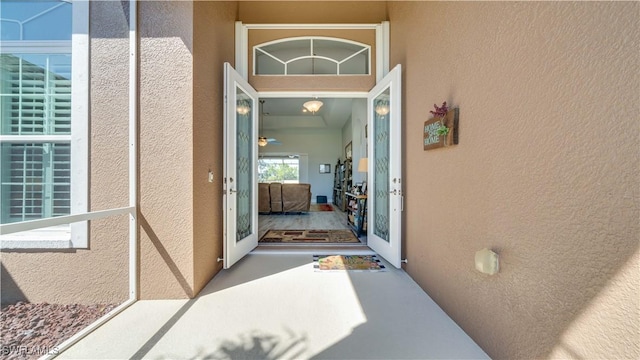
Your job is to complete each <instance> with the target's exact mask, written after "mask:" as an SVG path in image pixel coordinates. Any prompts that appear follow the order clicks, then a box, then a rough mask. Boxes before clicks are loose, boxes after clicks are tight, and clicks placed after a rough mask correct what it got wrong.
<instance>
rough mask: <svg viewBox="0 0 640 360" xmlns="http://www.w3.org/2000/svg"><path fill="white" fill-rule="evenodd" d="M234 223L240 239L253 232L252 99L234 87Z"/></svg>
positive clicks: (237, 238)
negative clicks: (235, 201)
mask: <svg viewBox="0 0 640 360" xmlns="http://www.w3.org/2000/svg"><path fill="white" fill-rule="evenodd" d="M236 99H237V103H236V124H237V125H236V177H237V179H236V190H237V193H236V199H237V203H236V207H237V211H236V216H237V218H236V224H237V227H238V228H237V237H236V241H240V240H242V239H244V238H246V237H247V236H249V235H251V234H252V233H253V228H252V225H253V224H252V223H251V219H252V207H251V202H252V198H253V196H252V189H253V172H254V169H253V145H254V143H255V142H256V141H257V139H255V138H254V137H253V135H252V134H253V132H254V131H253V101H252V100H251V98H250V97H249V96H248V95H247V94H246V93H245V92H244V91H242V90H241V89H239V88H236Z"/></svg>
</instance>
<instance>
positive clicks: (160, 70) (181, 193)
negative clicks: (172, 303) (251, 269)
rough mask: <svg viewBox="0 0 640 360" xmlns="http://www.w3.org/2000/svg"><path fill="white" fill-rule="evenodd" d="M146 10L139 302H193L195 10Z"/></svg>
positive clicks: (149, 5) (178, 5)
mask: <svg viewBox="0 0 640 360" xmlns="http://www.w3.org/2000/svg"><path fill="white" fill-rule="evenodd" d="M139 5H140V10H139V11H140V13H139V21H140V23H139V24H140V155H139V157H140V159H139V160H140V164H139V166H140V195H139V196H140V210H139V214H140V215H139V221H140V226H141V229H140V297H141V298H142V299H154V298H161V299H162V298H164V299H171V298H185V297H191V296H193V287H192V284H193V208H192V203H193V198H192V197H193V181H192V176H191V174H192V171H193V141H192V137H193V126H192V119H193V101H192V99H193V86H192V84H193V66H192V64H193V4H192V3H191V2H187V1H173V2H170V1H167V2H160V1H153V2H145V1H143V2H140V4H139Z"/></svg>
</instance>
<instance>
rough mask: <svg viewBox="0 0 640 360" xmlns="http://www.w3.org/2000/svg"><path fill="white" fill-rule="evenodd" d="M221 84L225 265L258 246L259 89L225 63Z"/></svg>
mask: <svg viewBox="0 0 640 360" xmlns="http://www.w3.org/2000/svg"><path fill="white" fill-rule="evenodd" d="M224 72H225V77H224V80H225V85H224V90H225V92H224V118H225V122H224V152H225V155H224V159H225V163H224V175H223V176H224V181H223V190H224V192H223V194H224V195H223V203H224V221H223V224H224V230H223V232H224V242H223V262H224V268H225V269H227V268H229V267H231V266H232V265H233V264H234V263H236V262H237V261H238V260H240V259H242V257H243V256H245V255H246V254H247V253H249V251H251V250H253V248H255V247H256V246H258V229H257V228H258V226H257V225H258V201H257V200H258V199H257V191H256V190H257V178H256V169H257V168H258V163H257V154H258V132H257V130H256V124H257V123H258V117H257V111H255V109H257V106H256V104H257V103H258V93H257V92H256V91H255V90H254V89H253V88H252V87H251V85H249V84H248V83H247V82H246V81H245V80H244V79H243V78H242V77H241V76H240V74H238V73H237V72H236V71H235V70H234V69H233V68H232V67H231V65H229V64H228V63H225V67H224Z"/></svg>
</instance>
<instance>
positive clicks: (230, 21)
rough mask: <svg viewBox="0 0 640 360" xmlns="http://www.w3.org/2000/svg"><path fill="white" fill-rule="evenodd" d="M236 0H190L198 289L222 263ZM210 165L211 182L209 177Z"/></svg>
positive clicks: (195, 278) (194, 244) (195, 253)
mask: <svg viewBox="0 0 640 360" xmlns="http://www.w3.org/2000/svg"><path fill="white" fill-rule="evenodd" d="M236 14H237V4H236V3H235V2H218V3H210V2H196V3H194V59H193V72H194V83H193V89H194V91H193V106H194V107H193V129H194V131H193V175H192V176H193V180H192V181H193V192H194V196H193V212H194V213H193V216H194V218H193V221H194V228H193V231H194V232H193V257H194V260H193V269H194V290H195V293H198V292H199V291H200V290H201V289H202V288H203V287H204V286H205V285H206V284H207V283H208V282H209V280H211V278H212V277H213V275H214V274H215V273H217V272H218V271H219V270H220V269H221V268H222V263H221V262H220V263H218V262H217V261H216V260H217V259H218V258H222V218H223V213H222V167H223V153H224V151H223V143H224V141H223V138H222V136H223V125H224V123H223V121H224V120H223V114H222V109H223V105H224V104H223V88H222V87H223V82H224V79H223V72H222V68H223V63H224V62H229V63H231V64H233V63H234V51H235V37H234V22H235V19H236ZM209 170H211V171H212V172H213V177H214V181H213V183H210V182H208V173H209Z"/></svg>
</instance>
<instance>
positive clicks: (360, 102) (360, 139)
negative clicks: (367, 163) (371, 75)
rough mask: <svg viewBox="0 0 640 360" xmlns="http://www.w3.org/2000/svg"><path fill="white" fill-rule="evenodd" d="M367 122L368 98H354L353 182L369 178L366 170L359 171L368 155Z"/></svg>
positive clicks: (352, 109) (352, 131) (352, 123)
mask: <svg viewBox="0 0 640 360" xmlns="http://www.w3.org/2000/svg"><path fill="white" fill-rule="evenodd" d="M366 124H367V100H366V99H353V103H352V107H351V141H352V151H353V183H354V184H356V183H360V182H363V181H366V180H367V173H366V172H359V171H358V164H359V163H360V159H361V158H365V157H367V137H366V136H365V129H366Z"/></svg>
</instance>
